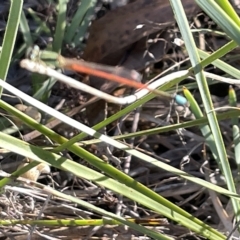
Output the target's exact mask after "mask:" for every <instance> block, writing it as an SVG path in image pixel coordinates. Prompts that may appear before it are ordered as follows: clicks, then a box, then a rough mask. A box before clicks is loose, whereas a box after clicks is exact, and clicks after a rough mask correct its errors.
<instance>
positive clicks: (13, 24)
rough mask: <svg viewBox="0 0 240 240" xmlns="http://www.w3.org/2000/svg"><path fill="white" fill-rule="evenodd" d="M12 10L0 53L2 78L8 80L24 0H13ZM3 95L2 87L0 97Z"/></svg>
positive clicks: (0, 76) (0, 73)
mask: <svg viewBox="0 0 240 240" xmlns="http://www.w3.org/2000/svg"><path fill="white" fill-rule="evenodd" d="M10 3H11V4H10V11H9V15H8V21H7V26H6V31H5V34H4V38H3V44H2V51H1V54H0V66H1V67H0V79H2V80H4V81H5V80H6V77H7V73H8V69H9V65H10V61H11V58H12V53H13V49H14V45H15V40H16V36H17V31H18V25H19V22H20V16H21V11H22V6H23V0H11V1H10ZM1 95H2V88H1V87H0V98H1Z"/></svg>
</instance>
